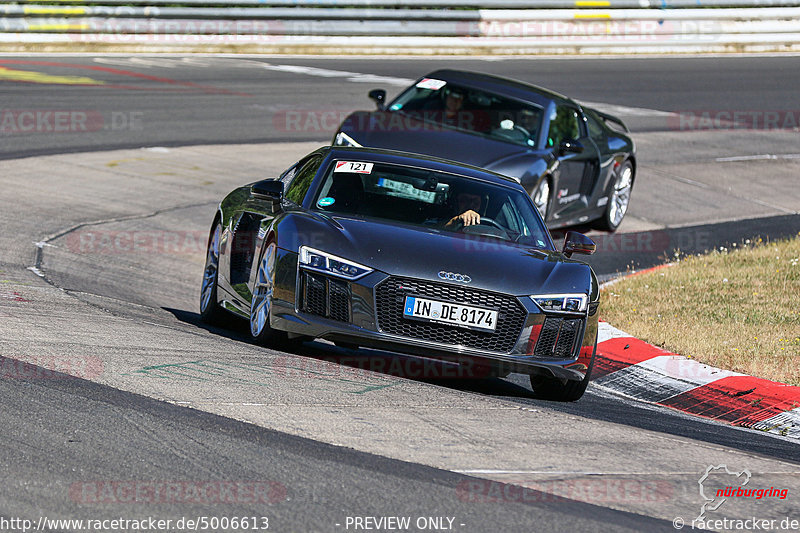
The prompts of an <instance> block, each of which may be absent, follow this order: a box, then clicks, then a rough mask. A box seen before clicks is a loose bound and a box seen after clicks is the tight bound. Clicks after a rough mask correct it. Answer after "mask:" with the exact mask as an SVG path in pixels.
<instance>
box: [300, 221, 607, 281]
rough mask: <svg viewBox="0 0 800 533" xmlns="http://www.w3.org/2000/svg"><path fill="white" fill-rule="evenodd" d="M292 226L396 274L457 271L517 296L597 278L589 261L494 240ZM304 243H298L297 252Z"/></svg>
mask: <svg viewBox="0 0 800 533" xmlns="http://www.w3.org/2000/svg"><path fill="white" fill-rule="evenodd" d="M293 225H296V227H295V228H294V231H292V232H288V233H294V234H300V235H302V234H308V233H306V232H313V234H314V235H315V236H316V239H315V242H314V246H313V247H314V248H317V249H320V250H322V251H325V252H329V253H331V254H333V255H338V256H340V257H343V258H345V259H349V260H351V261H354V262H356V263H360V264H362V265H365V266H368V267H370V268H374V269H376V270H380V271H382V272H385V273H387V274H391V275H398V276H408V277H413V278H418V279H426V280H430V281H439V282H441V281H442V280H441V279H440V278H439V275H438V274H439V272H452V273H458V274H462V275H465V276H469V277H470V278H471V282H470V283H469V284H468V286H469V287H472V288H481V289H486V290H492V291H496V292H502V293H507V294H514V295H517V296H525V295H529V294H535V293H538V294H548V293H549V294H557V293H565V292H579V293H586V292H587V291H588V290H589V288H590V283H591V281H590V280H591V277H592V274H591V269H590V268H589V266H588V265H586V264H585V263H581V262H579V261H573V260H568V259H565V258H564V257H563V256H562V255H561V254H560V253H558V252H554V251H547V250H541V249H538V248H532V247H525V246H520V245H514V244H510V243H505V242H503V241H500V240H498V239H494V238H491V237H479V236H475V235H466V234H462V233H451V232H445V231H439V230H435V229H428V228H418V227H413V226H406V225H402V224H395V223H391V222H387V221H376V220H374V219H362V218H351V217H345V216H336V215H322V214H316V213H315V214H307V215H305V216H303V217H298V220H296V221H295V223H294V224H293ZM314 226H316V228H314ZM323 228H324V229H323ZM300 244H302V243H300V242H296V243H294V244H293V246H297V247H296V248H294V250H295V251H296V250H297V249H298V248H299V245H300ZM453 283H457V282H453ZM457 284H458V285H463V283H457Z"/></svg>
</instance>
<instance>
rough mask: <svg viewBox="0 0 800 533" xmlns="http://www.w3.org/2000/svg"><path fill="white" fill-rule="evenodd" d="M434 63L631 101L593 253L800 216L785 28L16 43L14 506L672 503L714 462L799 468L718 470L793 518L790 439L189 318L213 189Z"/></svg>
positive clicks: (356, 521)
mask: <svg viewBox="0 0 800 533" xmlns="http://www.w3.org/2000/svg"><path fill="white" fill-rule="evenodd" d="M443 66H454V67H455V68H464V69H473V70H481V71H486V72H491V73H497V74H500V75H506V76H510V77H514V78H518V79H522V80H525V81H530V82H533V83H536V84H539V85H542V86H545V87H548V88H551V89H554V90H556V91H559V92H563V93H565V94H568V95H570V96H572V97H574V98H576V99H578V100H580V101H584V102H590V103H592V104H594V105H597V106H598V107H601V108H603V109H607V110H608V111H609V112H612V113H614V114H617V115H620V116H621V117H622V118H624V119H625V120H626V122H627V123H628V125H629V126H630V127H631V129H632V132H633V137H634V140H635V141H636V143H637V149H638V154H639V173H638V176H637V183H636V187H635V188H634V192H633V199H632V203H631V209H630V211H629V213H628V216H627V218H626V220H625V221H624V222H623V225H622V227H621V228H620V231H619V232H618V233H617V234H615V235H613V236H609V235H605V234H599V233H592V237H593V238H595V240H596V241H597V243H598V248H599V251H598V253H597V254H596V255H595V256H593V257H592V261H591V262H592V264H593V266H594V268H595V269H596V271H597V273H598V275H600V276H601V278H603V279H608V278H610V277H613V276H614V275H616V274H617V273H619V272H624V271H625V269H626V268H627V267H629V266H634V267H636V268H640V267H647V266H651V265H654V264H658V263H660V262H663V261H664V260H665V259H668V258H669V257H671V256H672V255H673V254H674V252H675V251H676V250H680V251H682V252H693V251H702V250H704V249H710V248H714V247H719V246H729V245H730V244H732V243H736V242H741V241H743V240H745V239H754V238H758V237H761V238H764V239H772V238H779V237H784V236H791V235H796V234H797V233H798V232H799V231H800V214H798V212H799V211H800V188H798V187H797V183H798V181H797V176H798V171H800V143H798V131H799V130H798V127H797V126H798V124H797V120H798V119H800V111H798V109H797V106H796V90H795V88H796V87H797V85H798V83H800V79H798V78H800V68H798V67H800V58H798V57H793V56H778V57H725V58H660V59H625V58H617V59H589V58H587V59H536V60H521V59H513V60H511V59H509V60H491V61H490V60H479V59H469V60H467V59H460V60H427V59H426V60H421V59H397V60H395V59H391V60H389V59H366V58H365V59H314V58H305V59H299V58H278V57H275V58H257V57H230V58H228V57H189V58H183V57H179V56H174V57H161V56H159V57H129V56H97V57H95V56H91V55H84V56H59V57H48V56H38V55H37V56H25V57H19V56H2V57H0V94H2V99H0V101H2V109H0V113H2V116H0V130H1V131H2V134H0V168H2V172H0V187H1V188H0V198H2V204H1V205H2V206H3V218H2V220H3V230H2V232H0V245H2V250H3V252H2V254H0V404H2V405H3V409H2V410H0V423H2V425H3V427H4V428H5V430H4V431H3V432H2V433H1V434H0V450H2V459H3V460H2V465H3V468H2V471H1V472H2V479H3V481H4V484H3V487H4V489H3V490H2V492H0V495H2V496H1V497H0V525H3V524H5V523H4V522H2V520H8V521H10V520H13V519H18V520H21V519H27V520H31V521H32V525H37V526H41V528H42V529H46V530H56V531H61V530H75V531H77V530H87V529H86V526H87V525H88V523H84V524H77V523H75V522H73V523H62V524H52V523H48V522H45V520H51V519H75V520H112V519H126V520H134V519H144V518H147V517H153V518H156V519H161V520H172V522H171V524H169V525H168V527H165V530H170V531H184V530H194V529H195V528H193V527H189V526H188V525H187V522H186V521H187V520H195V521H196V522H197V523H196V524H193V525H197V526H198V527H197V528H196V529H198V530H203V529H204V528H203V527H202V524H203V522H202V520H201V519H202V518H203V517H205V520H206V522H205V524H206V525H207V526H208V527H207V528H205V530H214V531H234V530H236V531H238V530H244V529H255V527H242V523H241V522H239V523H238V527H234V526H233V523H232V522H231V521H230V519H232V518H234V517H238V518H241V517H256V518H258V520H254V521H253V523H256V522H257V523H259V524H260V525H261V526H263V525H265V523H264V522H263V521H262V520H261V517H265V518H267V519H268V525H269V529H270V530H275V531H377V530H382V531H388V530H394V531H397V530H407V531H445V530H456V531H479V532H480V531H561V530H576V531H600V530H602V531H617V530H619V531H628V530H630V531H642V530H653V531H675V525H680V524H684V523H685V524H686V528H687V529H688V528H690V526H689V524H690V523H691V521H692V519H694V518H696V517H697V516H698V514H699V513H700V512H701V505H702V504H703V503H704V501H705V500H704V498H703V496H701V493H700V491H699V490H698V489H699V488H700V487H699V486H698V480H699V479H700V478H701V476H702V475H703V474H704V472H705V471H706V469H707V468H708V467H710V466H715V467H716V466H719V465H726V466H727V468H728V469H729V470H730V471H732V472H742V471H743V470H747V471H748V473H749V475H750V476H751V477H749V478H748V479H749V480H750V481H749V485H750V486H753V487H767V488H769V487H774V488H779V489H781V488H785V489H787V493H786V494H787V495H786V496H785V497H784V498H780V497H772V498H764V499H761V500H757V501H756V500H753V501H745V500H735V501H734V500H733V499H731V501H726V502H725V504H724V505H723V506H720V507H719V509H718V510H717V511H714V512H707V516H706V518H707V519H715V518H719V519H722V518H728V519H731V520H735V519H741V520H744V519H747V518H751V517H757V518H759V519H765V520H775V523H774V524H773V525H772V527H771V529H779V525H780V523H781V521H782V520H783V519H784V518H787V519H789V520H792V519H794V520H800V515H798V512H797V509H798V508H800V505H798V498H800V476H798V473H800V464H799V463H800V461H799V460H798V458H800V453H799V452H798V450H799V449H800V448H798V444H797V442H796V440H791V439H786V438H781V437H777V436H773V435H767V434H763V433H759V432H756V431H751V430H743V429H735V428H732V427H729V426H725V425H721V424H717V423H711V422H707V421H704V420H701V419H697V418H692V417H688V416H685V415H682V414H678V413H677V412H674V411H670V410H668V409H663V408H656V407H652V406H649V405H645V404H638V403H636V402H633V401H630V400H627V399H625V398H622V397H619V396H615V395H612V394H609V393H607V392H604V391H603V390H601V389H599V388H597V387H594V386H592V385H590V386H589V389H588V391H587V394H586V396H585V397H584V398H583V399H581V400H580V401H578V402H576V403H574V404H553V403H548V402H543V401H540V400H537V399H536V398H535V396H534V395H533V394H532V392H531V390H530V388H529V386H528V384H527V383H526V380H525V379H524V376H520V375H514V374H512V375H511V376H509V377H508V378H505V379H497V378H487V379H481V380H475V379H461V378H460V377H459V376H458V375H457V373H456V374H454V373H453V370H452V369H450V368H445V367H442V366H441V365H439V366H437V365H432V364H428V363H421V362H420V361H419V360H414V359H413V358H406V357H399V356H395V355H392V354H384V353H376V352H368V351H365V350H361V351H349V350H345V349H342V348H338V347H334V346H333V345H330V344H327V343H322V342H315V343H306V344H304V345H303V346H302V347H300V348H298V349H296V350H294V351H293V352H284V351H277V350H272V349H266V348H262V347H259V346H256V345H253V344H251V343H250V342H249V341H248V340H247V335H246V331H245V330H244V329H243V328H242V327H241V326H240V325H236V324H234V325H233V327H232V328H230V329H218V328H209V327H207V326H204V325H203V324H202V323H200V321H199V319H198V315H197V305H198V300H199V286H200V279H201V274H202V267H203V261H204V249H205V237H206V235H207V232H208V225H209V223H210V220H211V217H212V216H213V213H214V209H215V207H216V204H217V202H218V201H219V200H220V199H221V198H222V196H223V195H224V194H225V193H226V192H228V191H229V190H231V189H232V188H234V187H235V186H237V185H240V184H242V183H246V182H248V181H252V180H254V179H257V178H259V177H267V176H272V175H275V174H277V173H278V172H280V171H281V170H283V169H284V168H286V167H287V166H288V165H289V164H290V163H292V162H294V161H295V160H296V159H297V158H299V157H300V156H302V155H304V154H305V153H307V152H309V151H311V150H312V149H314V148H316V147H317V146H320V145H322V144H326V143H329V142H330V139H331V136H332V134H333V132H334V130H335V127H336V126H337V125H338V121H339V120H340V118H341V117H342V116H343V115H344V114H346V113H347V112H349V111H351V110H354V109H359V108H360V109H369V108H370V107H371V102H370V101H369V100H368V99H367V98H366V93H367V91H368V90H369V89H371V88H373V87H384V88H386V89H387V90H388V91H389V93H390V96H391V95H393V94H395V93H396V92H397V91H398V90H399V89H401V88H402V87H403V86H404V85H406V84H407V83H409V81H410V80H411V79H413V78H416V77H418V76H420V75H422V74H424V73H425V72H428V71H431V70H434V69H435V68H440V67H443ZM793 120H794V121H795V123H794V126H792V121H793ZM137 239H138V240H137ZM134 242H136V243H137V245H136V246H134V245H133V243H134ZM620 327H622V326H620ZM623 329H624V328H623ZM332 359H335V360H338V361H340V362H341V363H343V364H338V363H334V362H331V360H332ZM375 361H379V362H382V363H381V364H375ZM71 376H72V377H71ZM720 483H722V484H724V483H728V485H730V483H731V481H726V480H725V479H724V478H721V480H720ZM390 517H398V518H399V519H402V518H403V517H407V518H408V520H409V524H410V525H409V526H408V527H406V528H405V529H403V528H402V527H399V526H398V524H400V525H402V524H403V522H402V520H401V521H400V522H392V521H389V518H390ZM40 518H41V519H42V522H39V520H40ZM212 518H214V519H216V520H217V522H214V524H216V525H215V526H214V527H212V524H211V522H209V520H210V519H212ZM223 518H224V519H227V520H228V521H227V522H224V523H223V522H220V520H222V519H223ZM181 519H183V520H184V521H183V522H181V523H180V524H179V523H178V521H179V520H181ZM380 520H383V521H380ZM681 520H682V521H683V522H681ZM10 524H11V522H8V524H7V525H8V527H0V529H2V530H11V529H12V526H11V525H10ZM16 524H17V525H19V524H20V522H16ZM48 524H49V525H48ZM126 525H127V526H128V527H123V525H120V524H116V526H117V527H111V524H110V522H109V523H107V524H106V526H107V529H105V530H108V531H112V530H134V529H133V528H132V527H130V526H131V524H130V523H128V524H126ZM250 525H251V526H252V524H250ZM393 526H398V527H393ZM140 529H141V528H140ZM712 529H723V528H722V527H712ZM750 529H752V528H750ZM94 530H98V529H97V528H95V529H94Z"/></svg>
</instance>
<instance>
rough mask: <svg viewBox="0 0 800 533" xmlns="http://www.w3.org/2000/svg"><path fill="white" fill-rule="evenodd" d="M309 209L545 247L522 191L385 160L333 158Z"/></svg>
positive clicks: (538, 222)
mask: <svg viewBox="0 0 800 533" xmlns="http://www.w3.org/2000/svg"><path fill="white" fill-rule="evenodd" d="M314 208H315V209H318V210H320V211H324V212H326V213H331V214H334V213H335V214H343V215H355V216H364V217H371V218H378V219H383V220H390V221H394V222H400V223H404V224H410V225H414V226H422V227H427V228H431V229H436V230H439V231H445V232H458V233H466V234H472V235H480V236H484V237H491V238H496V239H500V240H504V241H509V242H516V243H520V244H524V245H526V246H534V247H537V248H548V246H549V245H548V242H549V240H548V238H547V230H546V229H545V228H544V225H543V224H542V222H541V219H540V218H539V217H538V214H537V213H536V212H535V210H534V207H533V204H532V203H531V201H530V198H529V197H528V195H527V194H525V193H524V192H523V191H520V190H516V189H513V188H510V187H503V186H500V185H494V184H491V183H486V182H482V181H478V180H475V179H470V178H466V177H463V176H456V175H453V174H445V173H441V172H433V171H430V170H426V169H420V168H411V167H405V166H400V165H392V164H385V163H368V162H361V161H357V160H347V161H342V160H339V161H334V162H333V164H331V166H330V168H329V169H328V171H327V175H326V176H325V179H324V181H323V183H322V186H321V187H320V189H319V191H318V193H317V196H316V198H315V199H314Z"/></svg>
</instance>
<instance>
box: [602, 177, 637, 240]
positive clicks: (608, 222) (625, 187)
mask: <svg viewBox="0 0 800 533" xmlns="http://www.w3.org/2000/svg"><path fill="white" fill-rule="evenodd" d="M633 178H634V176H633V165H632V164H631V162H630V161H625V162H624V163H622V165H620V167H619V169H617V172H616V175H615V176H614V182H613V184H612V185H611V191H610V192H609V194H608V204H607V205H606V210H605V211H604V212H603V216H602V217H601V218H600V220H598V221H597V224H596V225H595V227H596V228H597V229H599V230H602V231H608V232H609V233H613V232H615V231H617V228H618V227H619V225H620V224H622V219H623V218H625V213H627V212H628V205H630V202H631V189H633Z"/></svg>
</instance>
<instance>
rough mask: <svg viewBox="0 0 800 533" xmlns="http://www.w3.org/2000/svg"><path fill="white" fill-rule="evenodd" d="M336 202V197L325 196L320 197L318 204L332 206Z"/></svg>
mask: <svg viewBox="0 0 800 533" xmlns="http://www.w3.org/2000/svg"><path fill="white" fill-rule="evenodd" d="M334 202H336V199H334V198H331V197H330V196H326V197H325V198H320V199H319V201H318V202H317V205H318V206H320V207H330V206H332V205H333V204H334Z"/></svg>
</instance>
